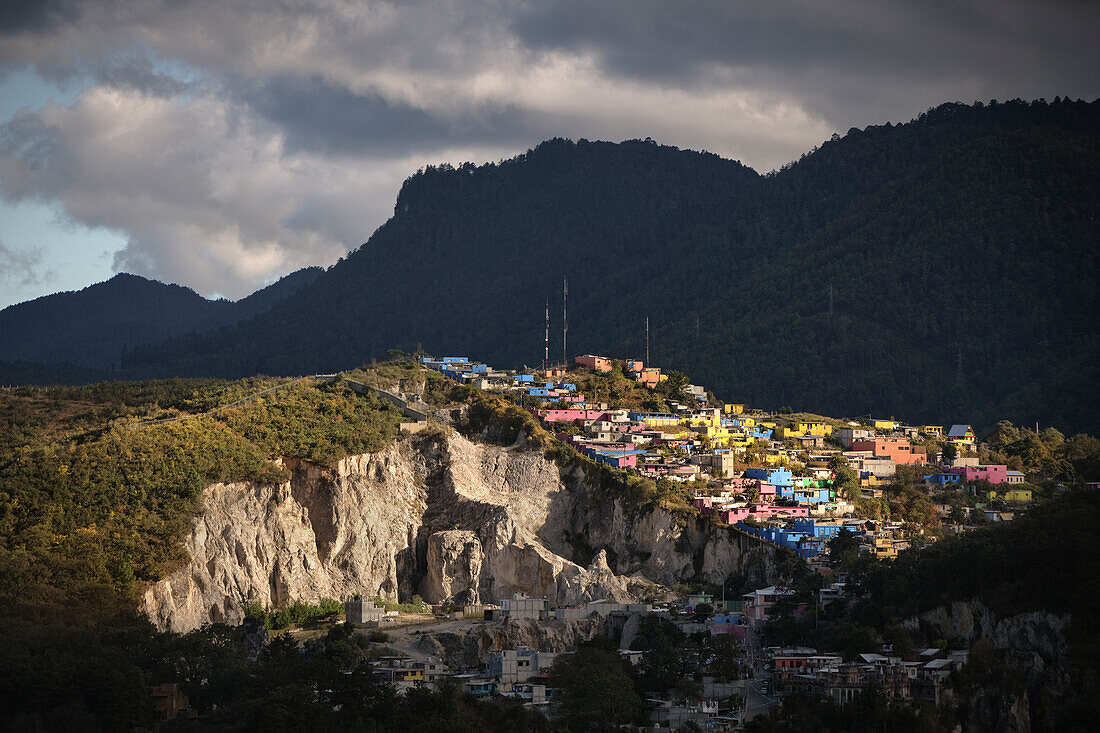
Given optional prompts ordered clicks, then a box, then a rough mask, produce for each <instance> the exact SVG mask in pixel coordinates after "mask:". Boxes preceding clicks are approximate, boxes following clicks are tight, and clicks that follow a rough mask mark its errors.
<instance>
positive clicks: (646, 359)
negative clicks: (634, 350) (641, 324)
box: [645, 316, 649, 364]
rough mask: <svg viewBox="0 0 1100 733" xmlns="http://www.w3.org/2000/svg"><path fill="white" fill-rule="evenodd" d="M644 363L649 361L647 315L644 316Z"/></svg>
mask: <svg viewBox="0 0 1100 733" xmlns="http://www.w3.org/2000/svg"><path fill="white" fill-rule="evenodd" d="M645 363H646V364H648V363H649V316H646V317H645Z"/></svg>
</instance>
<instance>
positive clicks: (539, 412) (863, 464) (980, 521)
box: [346, 355, 1097, 730]
mask: <svg viewBox="0 0 1100 733" xmlns="http://www.w3.org/2000/svg"><path fill="white" fill-rule="evenodd" d="M416 363H417V365H418V367H419V368H420V369H430V370H433V371H436V372H438V373H440V374H442V375H443V376H445V377H447V378H449V379H451V380H454V381H455V382H458V383H460V384H465V385H469V386H471V387H473V388H475V389H477V390H482V391H485V392H489V393H493V394H497V395H500V396H502V397H504V398H506V399H507V400H509V401H512V402H514V403H515V404H517V405H519V406H521V407H522V408H523V409H524V410H526V411H527V412H529V413H530V415H532V416H533V417H535V418H537V419H538V420H539V421H540V423H541V425H542V426H543V427H545V428H546V430H547V431H549V432H550V433H552V434H553V435H554V436H555V437H556V438H557V439H558V440H559V441H561V443H563V444H565V445H567V446H570V447H572V448H573V449H575V450H576V451H577V452H578V453H579V454H581V455H583V456H585V457H587V459H589V460H590V461H592V462H594V463H596V464H599V465H602V466H606V467H609V468H611V469H615V470H620V471H623V472H626V473H628V474H635V475H639V476H645V477H651V478H654V479H656V480H657V481H658V482H659V483H661V484H662V485H664V486H666V487H670V486H671V489H670V490H671V491H676V492H680V493H681V494H682V495H683V496H684V497H685V498H686V499H688V500H690V503H691V507H692V508H693V510H694V511H696V512H698V513H699V514H700V515H703V516H705V517H708V518H709V519H710V520H711V521H713V522H716V523H717V524H719V525H723V526H728V527H729V531H731V532H738V533H744V534H746V535H751V536H753V537H755V538H758V539H760V540H762V541H763V542H765V543H767V544H769V545H771V546H773V547H775V548H776V549H778V550H781V551H789V552H790V553H792V554H793V555H797V556H798V557H799V558H801V559H802V560H804V561H805V563H806V565H805V568H806V569H807V570H806V573H808V575H804V576H803V577H802V579H801V580H798V581H791V580H790V579H788V580H786V581H784V582H782V583H779V584H768V585H761V586H760V587H755V588H752V589H750V590H749V591H748V592H745V593H740V594H732V593H731V594H729V595H728V596H727V593H726V586H725V585H723V586H722V587H721V588H717V587H715V588H697V589H696V590H694V591H688V590H686V589H680V591H679V592H670V593H668V594H666V595H665V596H663V597H662V598H661V600H657V601H654V600H649V601H646V602H642V603H619V602H615V601H613V600H611V599H603V600H594V601H590V602H588V603H586V604H579V605H575V606H574V605H566V606H558V607H554V606H553V605H552V604H551V603H549V602H548V601H547V599H545V598H534V597H528V596H527V595H526V594H522V593H517V594H515V595H514V596H510V597H503V598H496V599H485V600H484V602H482V603H478V604H475V605H466V606H464V607H457V608H456V607H453V606H448V607H445V608H444V607H440V608H438V609H436V610H439V611H442V612H444V613H445V614H446V618H448V619H454V621H452V623H457V624H461V623H463V622H464V623H467V624H469V623H490V622H493V623H497V624H499V623H505V624H509V623H511V624H527V625H529V626H530V625H535V626H538V625H540V624H541V625H548V626H553V625H554V624H561V623H567V622H569V621H576V620H581V619H596V620H598V621H599V622H601V624H602V626H601V628H606V627H607V624H608V622H612V623H611V627H612V628H614V627H615V624H614V623H613V622H614V620H615V619H619V622H618V628H619V636H618V638H619V640H620V643H619V649H618V650H616V651H615V654H617V655H618V658H619V660H620V661H621V662H622V664H624V665H627V666H628V667H633V668H634V669H635V670H636V673H637V674H641V675H643V676H645V675H648V674H650V673H651V672H652V667H653V666H654V665H658V664H668V663H669V659H663V660H658V659H657V656H658V655H657V654H656V652H655V651H654V649H655V648H656V647H655V645H654V644H653V639H651V638H646V639H645V640H644V641H645V643H643V644H641V645H640V648H637V649H635V648H631V645H632V644H633V643H634V642H635V641H640V640H641V639H640V638H639V636H637V635H636V634H634V633H629V634H625V633H622V625H623V623H625V621H624V619H630V618H631V617H634V618H635V621H634V622H633V623H637V620H636V619H637V618H643V619H648V621H647V622H646V623H647V624H648V627H647V628H648V631H649V633H650V634H655V635H657V636H661V635H666V636H668V637H669V638H670V639H673V640H675V644H676V645H678V646H679V647H680V651H679V652H669V651H667V650H666V651H665V652H664V654H666V655H669V656H671V657H672V658H674V659H675V661H676V663H677V664H679V665H680V668H681V669H682V670H683V672H684V674H687V675H688V677H689V678H690V679H692V680H694V681H695V682H694V683H693V686H689V687H690V689H687V690H685V689H684V688H683V685H682V684H681V685H679V686H676V687H670V688H669V689H667V690H663V691H658V690H651V693H650V697H649V698H648V701H647V705H648V706H647V707H646V708H645V709H647V710H648V711H649V712H648V716H649V719H650V721H651V724H652V725H654V726H657V727H658V728H666V729H672V730H678V729H690V730H698V729H705V730H725V729H733V728H735V727H738V726H742V725H744V724H745V723H746V722H747V721H750V720H752V719H754V718H756V717H758V716H760V715H762V714H763V713H765V712H766V711H767V710H768V709H770V708H772V707H774V706H775V705H777V704H778V703H779V701H780V700H782V699H784V698H789V697H791V696H795V697H798V696H801V697H805V698H806V699H826V700H830V701H832V702H833V703H835V704H837V705H840V706H846V705H850V704H852V703H853V702H854V701H856V700H857V699H858V700H862V701H864V702H865V701H866V697H865V695H866V694H868V691H869V690H873V691H874V692H873V693H871V694H874V695H878V696H881V697H882V699H884V700H885V701H887V704H889V705H892V706H895V707H896V706H902V708H901V709H910V708H911V709H912V710H918V709H919V707H920V706H921V705H928V706H931V707H932V708H935V707H936V706H938V705H940V704H941V703H950V702H951V701H952V700H953V695H955V694H957V693H956V692H954V691H953V690H952V687H951V686H952V679H953V677H952V676H953V675H956V676H957V675H958V674H960V673H961V671H962V670H963V669H964V667H965V665H966V662H967V658H968V650H967V649H966V648H957V649H952V648H950V647H948V646H946V645H943V644H941V645H940V646H938V647H935V648H917V647H913V646H911V645H909V644H904V643H903V644H897V643H886V642H883V641H882V640H881V639H879V640H876V639H875V638H874V637H873V636H871V637H865V638H864V639H863V640H857V641H856V642H855V643H854V645H853V644H852V643H848V644H847V645H846V646H845V648H839V647H837V646H835V645H834V646H831V647H828V648H820V649H819V648H815V647H811V646H807V645H806V644H805V643H804V642H805V639H800V638H799V637H798V635H797V634H793V635H792V634H791V633H789V631H788V633H784V632H782V631H780V629H781V628H783V625H784V624H785V623H788V622H790V621H791V619H804V618H806V617H809V616H813V617H814V618H818V617H819V615H821V616H824V615H827V614H828V609H830V608H832V609H834V610H835V609H836V608H841V607H844V606H846V605H847V604H849V603H851V602H852V601H853V600H854V599H856V598H858V597H859V596H860V595H861V594H862V593H863V591H861V590H860V589H859V588H858V585H859V584H858V583H851V582H850V580H849V577H848V576H849V571H854V572H856V573H857V575H858V574H859V573H860V571H858V570H855V568H857V567H859V564H860V563H867V562H872V563H877V562H880V561H890V560H892V559H894V558H896V557H897V556H898V553H899V552H900V551H902V550H905V549H907V548H909V547H912V546H917V545H927V544H929V543H933V542H936V541H937V540H939V539H940V538H942V537H944V536H945V535H951V534H960V533H964V532H966V531H968V530H970V529H973V528H975V527H978V526H984V525H988V524H992V523H1003V522H1009V521H1012V520H1013V519H1014V518H1015V517H1018V516H1021V515H1022V514H1025V513H1026V512H1027V511H1028V510H1029V509H1030V508H1031V507H1033V506H1034V505H1035V504H1036V502H1038V501H1040V500H1041V497H1040V496H1038V494H1040V493H1043V492H1042V490H1041V489H1040V488H1039V487H1038V486H1036V485H1035V484H1032V483H1029V482H1028V476H1027V475H1026V474H1025V473H1024V472H1023V471H1020V470H1013V469H1011V468H1010V467H1009V465H1008V464H1006V463H991V462H983V459H982V456H983V455H985V456H988V455H989V451H988V450H987V449H985V448H982V447H981V446H980V445H979V441H978V440H977V438H976V435H975V432H974V430H973V428H972V427H971V426H970V425H967V424H950V425H946V424H945V425H916V426H910V425H906V424H904V423H902V422H900V421H897V420H895V419H892V418H891V419H880V418H874V417H860V418H855V419H835V418H829V417H824V416H818V415H808V414H802V413H794V412H792V411H783V412H779V413H775V412H767V411H762V410H756V409H753V408H752V407H751V406H749V405H745V404H739V403H725V402H721V401H719V400H717V399H716V398H715V397H714V395H713V394H712V393H711V392H709V391H708V390H707V389H706V388H705V387H704V386H701V385H695V384H690V383H689V382H688V381H687V380H686V378H685V377H684V376H683V375H681V374H678V373H675V372H672V373H664V372H662V370H661V369H659V368H656V367H653V366H651V365H647V364H644V363H643V362H641V361H639V360H631V359H625V360H618V359H611V358H607V357H603V356H596V355H583V356H579V357H577V358H576V359H574V360H573V363H572V364H568V365H556V366H547V367H546V368H544V369H540V370H526V371H522V370H521V371H511V370H497V369H494V368H492V367H491V366H489V365H487V364H484V363H480V362H477V361H473V360H471V359H469V358H468V357H442V358H438V359H437V358H432V357H424V356H421V357H419V358H418V359H417V362H416ZM417 399H419V396H417ZM427 424H428V423H427V421H426V420H423V421H420V422H417V423H406V424H404V425H403V427H404V428H405V429H406V430H411V431H414V432H415V431H417V430H420V429H422V428H424V427H426V426H427ZM1090 486H1091V487H1092V488H1097V487H1096V486H1095V485H1090ZM1058 490H1061V491H1064V490H1065V487H1064V486H1062V487H1055V491H1058ZM861 558H862V559H861ZM864 567H866V566H865V565H864ZM795 575H797V573H795ZM807 577H810V578H813V579H816V580H810V581H807V580H806V578H807ZM807 587H809V588H810V591H809V595H808V596H807ZM807 600H809V602H807ZM385 607H386V606H385V602H384V601H383V599H376V602H372V601H369V600H368V601H363V600H362V599H356V600H354V601H351V602H349V603H348V604H347V615H346V618H347V620H348V621H350V622H354V623H357V624H358V623H362V624H365V625H367V626H368V627H371V628H382V629H385V628H389V627H393V628H398V627H394V626H393V622H392V617H393V616H394V615H395V613H394V612H393V611H390V612H389V614H388V615H387V612H386V611H385ZM471 619H476V621H471ZM628 625H629V624H628ZM424 633H428V634H430V631H429V630H427V629H425V631H424ZM657 646H659V645H657ZM582 647H583V645H582ZM408 648H412V647H408ZM684 650H687V651H686V652H685V651H684ZM569 651H573V652H576V651H577V649H576V647H575V646H574V647H571V648H568V649H563V648H561V647H560V646H556V647H554V648H552V649H551V648H549V647H543V648H536V647H533V646H526V645H519V646H516V647H514V648H503V649H502V648H493V649H492V650H491V651H487V652H486V654H485V657H484V659H483V660H482V662H481V664H480V665H478V666H475V667H468V668H466V669H465V670H463V672H462V673H461V674H459V675H458V676H457V677H454V676H453V670H452V672H451V673H448V672H447V669H446V668H445V667H444V666H443V665H442V663H441V661H440V660H439V659H438V658H434V657H428V658H423V656H422V655H420V656H419V657H418V656H416V655H413V656H400V655H398V656H391V657H386V658H384V659H379V660H377V661H375V662H373V663H372V664H373V669H374V673H375V674H376V675H378V676H379V677H381V678H382V679H385V680H387V681H389V682H391V683H393V684H395V685H396V686H397V689H399V690H401V689H411V688H414V687H416V686H418V685H421V684H426V683H433V682H435V681H438V680H442V679H445V678H446V679H457V680H458V681H459V683H460V684H461V685H462V689H464V690H465V692H467V693H468V694H470V695H472V696H475V697H478V698H490V697H493V696H498V695H503V696H505V697H512V698H517V699H520V700H522V701H525V704H527V705H528V706H531V707H534V708H536V709H540V710H543V711H544V712H546V713H547V714H548V715H554V714H555V713H554V712H552V708H553V706H552V703H553V702H554V700H555V696H556V695H560V694H561V693H562V692H563V690H562V687H563V685H562V676H563V674H566V672H565V671H564V667H563V662H567V660H570V659H572V658H573V657H575V656H576V654H573V655H570V654H568V653H564V652H569ZM723 657H726V658H728V663H723V662H722V661H721V660H722V658H723ZM609 658H610V657H609ZM555 661H557V665H556V666H555ZM569 663H570V664H572V663H573V662H569ZM639 665H641V666H639ZM670 684H671V682H670ZM905 706H910V708H906V707H905ZM559 712H560V711H559ZM685 726H686V727H685ZM696 726H697V727H696Z"/></svg>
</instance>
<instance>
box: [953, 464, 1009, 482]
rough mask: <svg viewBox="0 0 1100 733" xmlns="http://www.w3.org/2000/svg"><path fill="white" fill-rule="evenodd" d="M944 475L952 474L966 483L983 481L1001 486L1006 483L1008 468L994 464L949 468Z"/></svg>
mask: <svg viewBox="0 0 1100 733" xmlns="http://www.w3.org/2000/svg"><path fill="white" fill-rule="evenodd" d="M946 473H953V474H955V475H956V476H959V477H960V478H961V479H962V480H963V481H965V482H967V483H970V482H971V481H980V480H982V479H985V480H986V481H988V482H989V483H991V484H1003V483H1007V482H1008V466H1001V465H996V464H994V465H989V466H960V467H958V468H949V469H947V471H946Z"/></svg>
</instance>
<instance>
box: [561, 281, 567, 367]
mask: <svg viewBox="0 0 1100 733" xmlns="http://www.w3.org/2000/svg"><path fill="white" fill-rule="evenodd" d="M568 298H569V279H568V278H564V277H563V278H562V279H561V365H562V366H563V367H565V366H568V364H569V350H568V347H567V346H566V338H567V337H568V336H569V320H568V319H567V318H566V313H567V311H566V309H565V301H566V300H568Z"/></svg>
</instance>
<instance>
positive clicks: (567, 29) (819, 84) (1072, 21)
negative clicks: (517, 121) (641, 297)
mask: <svg viewBox="0 0 1100 733" xmlns="http://www.w3.org/2000/svg"><path fill="white" fill-rule="evenodd" d="M511 28H512V29H513V30H514V32H515V33H516V34H517V36H518V37H519V38H521V39H522V41H523V44H524V46H526V47H528V48H531V49H542V50H556V51H562V50H565V51H570V52H574V53H591V54H593V55H595V56H596V58H598V59H599V64H600V66H601V68H602V69H603V70H604V71H605V73H608V74H614V75H619V76H622V77H624V78H633V79H639V80H646V81H652V82H653V83H657V84H664V85H676V86H680V85H686V86H694V87H698V88H708V87H716V86H721V85H723V84H728V83H730V82H731V81H735V82H740V83H746V84H749V85H751V86H768V87H771V88H774V89H777V90H787V91H790V92H791V93H793V94H795V95H796V96H798V97H799V98H801V99H803V100H805V101H806V102H807V103H809V105H810V106H811V108H813V109H815V110H817V111H819V112H820V113H822V114H824V115H826V116H827V117H828V118H830V119H831V120H833V121H840V119H844V120H848V119H853V120H858V119H859V118H860V116H861V115H862V117H863V118H864V119H865V120H866V121H867V122H870V121H873V119H874V118H876V117H880V116H882V115H883V114H886V115H887V116H890V117H891V118H892V119H894V120H895V121H904V120H906V119H908V118H909V116H911V114H912V113H913V112H914V111H919V109H920V106H916V107H915V106H914V105H913V101H916V102H917V104H918V105H927V104H935V103H937V102H941V101H950V100H953V99H962V100H963V101H968V100H967V95H972V96H971V97H970V99H975V98H977V99H981V98H986V99H988V98H990V97H995V96H1001V97H1006V96H1012V97H1015V96H1021V97H1038V96H1043V95H1046V96H1049V97H1053V96H1054V95H1056V94H1070V95H1080V96H1086V97H1091V96H1094V95H1095V94H1096V93H1097V88H1098V82H1100V44H1098V43H1096V41H1095V34H1096V31H1097V29H1098V28H1100V4H1097V3H1086V2H1074V1H1072V0H1070V1H1062V2H1014V1H1013V0H996V1H993V2H969V1H968V2H954V1H951V0H940V1H938V2H937V1H932V2H923V1H922V2H882V1H881V0H876V1H875V2H867V1H864V0H832V1H830V2H827V3H822V2H805V3H801V2H738V3H728V2H713V1H711V2H704V1H701V0H686V1H684V2H677V3H666V2H661V0H611V1H609V2H601V3H588V2H582V1H579V0H549V1H547V2H538V3H531V4H527V5H524V6H523V7H522V8H521V9H520V10H519V11H518V12H517V13H516V14H515V16H514V17H513V19H512V23H511ZM930 95H935V96H930ZM907 99H908V100H910V104H909V105H906V104H905V101H906V100H907ZM852 104H856V105H859V106H858V107H857V108H855V109H851V108H850V105H852ZM891 110H893V114H890V112H891ZM853 124H854V123H853Z"/></svg>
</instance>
